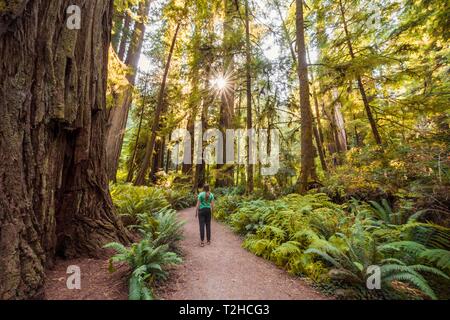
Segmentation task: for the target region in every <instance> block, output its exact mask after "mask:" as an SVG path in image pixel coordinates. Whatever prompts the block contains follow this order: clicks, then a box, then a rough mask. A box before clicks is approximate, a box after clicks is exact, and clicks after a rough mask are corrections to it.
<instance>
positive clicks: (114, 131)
mask: <svg viewBox="0 0 450 320" xmlns="http://www.w3.org/2000/svg"><path fill="white" fill-rule="evenodd" d="M150 3H151V1H150V0H145V1H144V2H141V3H140V4H139V11H138V13H139V21H136V23H135V28H134V31H133V35H132V38H131V40H130V45H129V49H128V54H127V58H126V61H125V64H126V65H127V66H128V67H129V69H130V74H128V76H127V79H128V82H129V83H130V86H129V87H128V88H127V89H126V90H125V91H124V92H122V93H120V94H119V97H118V98H117V100H116V101H117V102H116V106H115V107H113V108H112V109H111V110H110V111H109V116H108V125H109V127H108V135H107V140H106V151H107V154H106V158H107V164H108V177H109V179H110V180H112V181H115V180H116V174H117V169H118V166H119V159H120V154H121V152H122V145H123V139H124V137H125V131H126V126H127V121H128V114H129V112H130V107H131V103H132V102H133V88H134V85H135V83H136V76H137V66H138V64H139V58H140V55H141V51H142V46H143V43H144V36H145V29H146V28H145V20H146V17H147V15H148V12H149V10H150ZM127 16H128V15H127ZM125 23H127V22H125ZM124 41H126V39H124ZM119 55H120V52H119Z"/></svg>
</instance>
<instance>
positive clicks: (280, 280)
mask: <svg viewBox="0 0 450 320" xmlns="http://www.w3.org/2000/svg"><path fill="white" fill-rule="evenodd" d="M179 214H180V218H181V219H183V220H185V221H186V225H185V227H184V239H183V240H182V241H181V243H180V248H181V252H182V256H183V264H182V265H180V266H176V267H172V268H171V270H170V278H169V280H168V281H167V282H165V283H163V284H162V285H161V286H159V287H157V288H156V292H155V293H156V296H157V297H158V298H159V299H163V300H189V299H190V300H215V299H217V300H318V299H327V297H325V296H324V295H322V294H320V293H319V292H318V291H317V290H315V289H313V288H312V287H310V286H309V285H308V284H307V283H306V282H305V281H304V280H303V279H300V278H298V277H294V276H290V275H289V274H287V273H286V272H285V271H284V270H282V269H280V268H278V267H276V266H275V265H274V264H273V263H271V262H268V261H266V260H264V259H262V258H259V257H257V256H255V255H254V254H252V253H250V252H248V251H246V250H245V249H243V248H242V247H241V243H242V239H240V238H239V236H237V235H235V234H234V233H233V232H232V231H231V230H230V229H229V228H228V227H227V226H225V225H223V224H221V223H218V222H217V221H215V220H213V221H212V226H211V228H212V244H211V245H205V247H203V248H202V247H200V239H199V230H198V222H197V219H196V218H195V212H194V209H192V208H191V209H186V210H182V211H180V213H179ZM69 265H77V266H79V267H80V268H81V272H82V276H81V279H82V280H81V290H69V289H67V287H66V279H67V277H68V275H67V274H66V270H67V267H68V266H69ZM126 276H127V268H126V267H125V266H122V267H119V268H118V271H117V272H115V273H113V274H110V273H109V272H108V259H100V260H94V259H77V260H71V261H63V260H59V261H57V264H56V266H55V268H54V269H53V270H51V271H49V272H48V273H47V284H46V286H45V298H46V299H49V300H54V299H57V300H99V299H100V300H103V299H104V300H126V299H127V298H128V289H127V279H126Z"/></svg>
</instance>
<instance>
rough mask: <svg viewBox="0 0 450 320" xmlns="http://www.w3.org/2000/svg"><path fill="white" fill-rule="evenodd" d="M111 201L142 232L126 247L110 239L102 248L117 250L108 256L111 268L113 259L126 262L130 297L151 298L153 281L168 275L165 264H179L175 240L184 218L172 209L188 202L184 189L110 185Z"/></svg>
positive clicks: (126, 221)
mask: <svg viewBox="0 0 450 320" xmlns="http://www.w3.org/2000/svg"><path fill="white" fill-rule="evenodd" d="M111 194H112V198H113V202H114V204H115V206H116V208H117V210H118V213H119V214H120V215H121V217H122V219H123V220H124V222H125V224H126V225H127V226H128V228H129V229H131V230H136V231H138V232H139V233H140V235H141V241H139V242H137V243H134V244H132V245H131V246H130V247H129V248H126V247H125V246H123V245H122V244H120V243H110V244H108V245H106V246H105V248H108V249H112V250H114V251H115V252H116V254H115V255H114V256H113V257H112V258H111V259H110V272H114V271H115V269H114V264H115V263H119V262H122V263H127V264H128V265H129V267H130V269H131V274H130V278H129V299H130V300H151V299H154V293H153V290H152V287H153V285H154V284H155V282H158V281H163V280H165V279H166V278H167V276H168V272H167V268H168V267H169V266H171V265H174V264H180V263H181V262H182V260H181V258H180V257H179V256H178V254H177V252H178V251H179V250H178V242H179V241H180V240H181V239H182V227H183V225H184V222H182V221H180V220H179V219H178V217H177V212H176V210H175V209H180V208H183V207H185V206H186V207H188V206H191V202H192V201H191V200H185V198H186V194H187V193H185V192H184V191H183V190H178V191H171V190H163V189H162V188H158V187H134V186H132V185H128V184H123V185H113V186H112V187H111Z"/></svg>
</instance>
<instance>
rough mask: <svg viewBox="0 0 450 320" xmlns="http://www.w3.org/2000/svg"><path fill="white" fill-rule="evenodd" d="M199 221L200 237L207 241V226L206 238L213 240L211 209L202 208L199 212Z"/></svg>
mask: <svg viewBox="0 0 450 320" xmlns="http://www.w3.org/2000/svg"><path fill="white" fill-rule="evenodd" d="M198 221H199V223H200V239H201V240H202V242H203V241H205V227H206V239H207V240H208V242H209V241H211V209H209V208H204V209H200V210H199V213H198Z"/></svg>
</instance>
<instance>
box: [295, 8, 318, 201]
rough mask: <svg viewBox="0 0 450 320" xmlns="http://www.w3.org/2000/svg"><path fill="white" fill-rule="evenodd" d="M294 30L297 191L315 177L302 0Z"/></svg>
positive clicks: (301, 189) (302, 191) (304, 187)
mask: <svg viewBox="0 0 450 320" xmlns="http://www.w3.org/2000/svg"><path fill="white" fill-rule="evenodd" d="M296 6H297V7H296V30H297V50H298V64H297V72H298V78H299V82H300V109H301V175H300V179H299V181H298V183H297V186H298V191H299V192H300V193H304V192H306V191H307V188H308V183H309V178H312V177H315V172H314V170H315V167H314V147H313V138H312V136H313V119H312V112H311V102H310V91H309V79H308V63H307V60H306V44H305V21H304V17H303V0H296Z"/></svg>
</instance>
